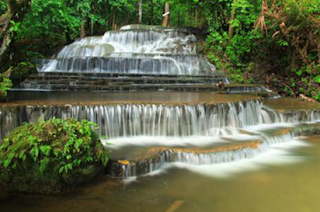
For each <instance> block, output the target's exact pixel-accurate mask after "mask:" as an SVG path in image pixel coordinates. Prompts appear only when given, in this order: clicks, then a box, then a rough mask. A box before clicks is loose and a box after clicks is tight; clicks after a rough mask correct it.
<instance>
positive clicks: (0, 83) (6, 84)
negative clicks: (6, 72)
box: [0, 74, 12, 96]
mask: <svg viewBox="0 0 320 212" xmlns="http://www.w3.org/2000/svg"><path fill="white" fill-rule="evenodd" d="M11 88H12V82H11V80H10V79H9V78H7V77H5V76H3V74H0V96H7V93H8V90H10V89H11Z"/></svg>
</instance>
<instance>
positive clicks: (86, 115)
mask: <svg viewBox="0 0 320 212" xmlns="http://www.w3.org/2000/svg"><path fill="white" fill-rule="evenodd" d="M39 117H43V118H44V119H45V120H48V119H51V118H53V117H56V118H75V119H78V120H83V119H87V120H89V121H91V122H94V123H97V124H98V126H99V131H98V134H99V135H100V136H107V137H108V138H117V137H128V136H142V135H144V136H174V137H181V136H193V135H201V136H219V135H226V134H229V133H230V132H232V131H234V130H237V129H239V128H243V127H246V126H254V125H258V124H271V123H288V122H291V123H298V122H309V121H314V120H318V119H320V112H319V111H297V112H290V113H279V112H276V111H273V110H271V109H269V108H266V107H265V106H263V104H262V102H261V101H259V100H250V101H244V102H234V103H220V104H214V105H210V104H208V105H206V104H201V105H181V106H170V105H155V104H150V105H143V104H136V105H135V104H133V105H130V104H124V105H121V104H120V105H66V106H44V105H39V106H16V107H10V108H6V107H0V120H1V130H0V138H3V137H4V136H5V135H6V134H7V133H8V132H10V130H12V129H14V128H15V127H17V126H20V125H22V123H24V122H35V121H37V120H38V118H39Z"/></svg>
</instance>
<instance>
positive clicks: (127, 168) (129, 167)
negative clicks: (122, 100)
mask: <svg viewBox="0 0 320 212" xmlns="http://www.w3.org/2000/svg"><path fill="white" fill-rule="evenodd" d="M261 144H262V142H261V141H259V140H256V141H248V142H240V143H238V144H235V143H234V144H230V143H229V144H223V145H219V146H217V147H212V148H199V147H195V148H177V147H173V148H171V147H170V148H168V147H156V148H149V149H148V150H147V151H146V152H145V153H143V154H142V155H140V156H138V157H133V158H124V159H112V160H111V161H112V162H111V163H109V166H108V172H109V173H110V174H111V176H112V177H120V178H127V177H131V176H141V175H144V174H147V173H150V172H152V171H155V170H157V169H159V168H160V167H161V166H162V165H163V164H165V163H170V162H185V163H189V164H195V165H206V164H217V163H224V162H231V161H235V160H238V159H240V158H250V157H253V156H254V155H255V154H259V152H260V151H259V148H260V146H261ZM235 155H238V156H235Z"/></svg>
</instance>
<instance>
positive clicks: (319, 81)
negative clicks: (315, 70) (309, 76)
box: [313, 75, 320, 83]
mask: <svg viewBox="0 0 320 212" xmlns="http://www.w3.org/2000/svg"><path fill="white" fill-rule="evenodd" d="M313 80H314V81H315V82H316V83H320V75H317V76H316V77H315V78H314V79H313Z"/></svg>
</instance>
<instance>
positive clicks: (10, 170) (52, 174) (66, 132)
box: [0, 119, 109, 193]
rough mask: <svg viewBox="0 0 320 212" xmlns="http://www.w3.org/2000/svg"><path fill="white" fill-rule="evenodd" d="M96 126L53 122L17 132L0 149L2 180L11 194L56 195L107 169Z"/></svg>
mask: <svg viewBox="0 0 320 212" xmlns="http://www.w3.org/2000/svg"><path fill="white" fill-rule="evenodd" d="M96 128H97V127H96V125H95V124H93V123H91V122H88V121H85V120H83V121H82V122H78V121H76V120H74V119H67V120H61V119H52V120H49V121H47V122H45V121H40V122H38V123H30V124H24V125H23V126H20V127H18V128H16V129H14V130H13V131H12V132H11V133H10V134H9V135H8V136H7V137H6V138H5V139H4V140H3V144H2V145H1V146H0V170H1V173H0V180H1V182H2V183H3V184H4V185H5V186H6V187H7V189H8V190H14V191H22V192H36V193H55V192H60V191H61V190H64V189H65V188H68V187H70V186H73V185H76V184H79V183H81V182H84V181H87V180H88V179H91V178H93V177H95V175H97V173H98V172H99V170H101V169H102V168H103V167H105V166H106V165H107V162H108V159H109V157H108V152H107V151H106V150H104V147H103V145H102V144H101V142H100V140H99V139H98V136H97V134H96V133H95V132H94V130H96Z"/></svg>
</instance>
